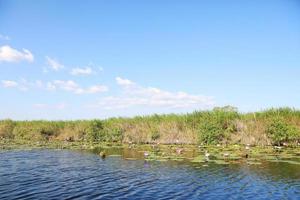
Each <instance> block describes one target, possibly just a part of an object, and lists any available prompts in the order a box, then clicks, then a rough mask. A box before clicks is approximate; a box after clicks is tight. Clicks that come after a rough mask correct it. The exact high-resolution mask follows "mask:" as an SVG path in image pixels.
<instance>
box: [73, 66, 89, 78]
mask: <svg viewBox="0 0 300 200" xmlns="http://www.w3.org/2000/svg"><path fill="white" fill-rule="evenodd" d="M70 73H71V74H72V75H74V76H78V75H91V74H92V73H93V70H92V68H90V67H84V68H79V67H78V68H73V69H72V70H71V72H70Z"/></svg>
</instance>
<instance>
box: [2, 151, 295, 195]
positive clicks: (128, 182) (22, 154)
mask: <svg viewBox="0 0 300 200" xmlns="http://www.w3.org/2000/svg"><path fill="white" fill-rule="evenodd" d="M106 151H107V154H109V155H116V154H118V155H122V156H121V157H115V156H112V157H110V156H109V157H107V158H106V159H101V158H100V157H99V156H98V155H97V154H92V153H88V152H76V151H65V150H64V151H58V150H57V151H56V150H33V151H7V152H2V153H0V199H74V198H77V199H300V167H299V165H292V164H289V163H273V162H263V163H262V164H261V165H247V164H245V163H241V164H232V165H216V164H213V163H208V164H207V165H203V163H202V164H201V163H190V162H171V161H168V162H155V161H152V162H146V161H144V160H143V159H139V160H126V159H123V158H142V157H143V152H138V151H134V150H132V149H123V150H121V149H118V148H116V149H113V148H112V149H106ZM122 157H123V158H122Z"/></svg>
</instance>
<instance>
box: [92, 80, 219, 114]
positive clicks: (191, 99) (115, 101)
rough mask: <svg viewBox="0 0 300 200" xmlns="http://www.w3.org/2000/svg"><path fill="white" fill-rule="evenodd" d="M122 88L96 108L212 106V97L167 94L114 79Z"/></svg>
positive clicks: (156, 89) (131, 82)
mask: <svg viewBox="0 0 300 200" xmlns="http://www.w3.org/2000/svg"><path fill="white" fill-rule="evenodd" d="M116 82H117V84H118V85H120V86H121V88H122V93H121V94H120V95H117V96H109V97H104V98H102V99H101V100H100V101H99V102H98V103H97V104H96V105H92V106H96V107H100V108H105V109H119V108H129V107H134V106H146V107H163V108H173V109H175V108H183V109H187V108H193V109H204V108H209V107H212V106H213V105H214V100H213V98H212V97H208V96H203V95H193V94H188V93H185V92H169V91H165V90H161V89H159V88H154V87H142V86H140V85H138V84H136V83H134V82H133V81H131V80H128V79H123V78H120V77H117V78H116Z"/></svg>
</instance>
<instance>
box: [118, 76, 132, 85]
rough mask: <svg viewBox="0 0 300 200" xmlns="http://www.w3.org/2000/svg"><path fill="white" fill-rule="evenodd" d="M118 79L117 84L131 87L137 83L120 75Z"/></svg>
mask: <svg viewBox="0 0 300 200" xmlns="http://www.w3.org/2000/svg"><path fill="white" fill-rule="evenodd" d="M116 81H117V84H118V85H120V86H122V87H130V86H134V85H135V83H134V82H132V81H131V80H128V79H124V78H120V77H116Z"/></svg>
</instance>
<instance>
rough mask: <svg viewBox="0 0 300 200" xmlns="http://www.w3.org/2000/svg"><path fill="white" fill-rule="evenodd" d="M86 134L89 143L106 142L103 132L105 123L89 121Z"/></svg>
mask: <svg viewBox="0 0 300 200" xmlns="http://www.w3.org/2000/svg"><path fill="white" fill-rule="evenodd" d="M86 133H87V138H88V140H89V141H93V142H95V141H105V135H106V134H105V132H104V131H103V123H102V121H100V120H92V121H89V122H88V127H87V131H86Z"/></svg>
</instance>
